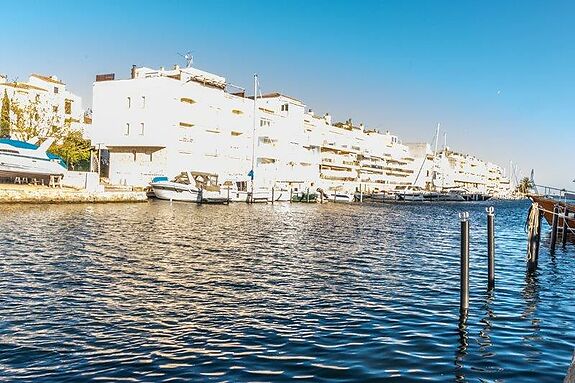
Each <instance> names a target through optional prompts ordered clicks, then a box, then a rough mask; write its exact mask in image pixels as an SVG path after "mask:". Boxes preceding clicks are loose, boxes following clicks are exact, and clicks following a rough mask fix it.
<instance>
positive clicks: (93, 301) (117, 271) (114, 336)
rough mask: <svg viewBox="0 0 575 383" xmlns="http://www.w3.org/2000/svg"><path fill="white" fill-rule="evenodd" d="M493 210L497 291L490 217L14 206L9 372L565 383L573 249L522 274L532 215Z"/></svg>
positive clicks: (413, 208) (55, 377)
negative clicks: (463, 308)
mask: <svg viewBox="0 0 575 383" xmlns="http://www.w3.org/2000/svg"><path fill="white" fill-rule="evenodd" d="M494 204H495V206H496V278H497V282H496V288H495V290H493V291H491V292H486V286H487V281H486V278H487V277H486V275H487V273H486V271H487V256H486V227H485V222H486V219H485V212H484V208H485V206H487V205H486V204H481V203H478V204H437V205H427V204H424V205H401V206H394V205H382V206H367V205H365V206H346V205H337V206H333V205H321V206H316V205H307V204H302V205H298V204H276V205H273V206H272V205H253V206H250V205H244V204H237V205H230V206H196V205H193V204H180V203H174V204H169V203H163V202H160V201H154V202H150V203H148V204H132V205H130V204H126V205H122V204H119V205H70V206H66V205H62V206H2V207H0V224H1V226H0V227H2V231H1V232H0V253H1V254H2V256H1V257H0V300H1V302H0V303H1V305H0V317H1V318H2V321H1V322H0V326H1V327H0V376H1V377H3V378H5V379H7V380H10V381H29V380H37V381H53V382H61V381H91V380H104V381H120V380H129V381H136V382H139V381H141V382H144V381H166V382H167V381H182V382H184V381H286V380H296V379H297V380H308V381H314V382H315V381H326V382H327V381H330V382H331V381H341V382H347V381H380V380H382V379H389V380H392V381H393V380H397V381H401V380H404V381H417V380H423V379H427V380H431V381H437V382H443V381H446V380H452V379H454V380H455V381H522V382H529V381H531V382H540V381H561V379H562V377H563V376H564V374H565V371H566V369H567V366H568V364H569V361H570V356H571V353H572V350H573V345H574V343H575V331H574V326H573V318H574V317H575V309H574V307H575V306H574V305H572V297H573V296H574V293H575V283H574V282H575V276H574V273H573V272H572V270H573V269H574V267H575V257H573V254H574V253H575V249H574V248H573V246H572V245H568V246H567V248H566V249H560V248H558V249H557V252H556V254H555V258H551V257H550V256H549V255H548V253H547V250H548V248H547V247H546V245H545V244H544V243H542V246H541V254H540V258H539V269H538V270H537V271H536V272H535V273H533V274H526V271H525V247H526V236H525V233H524V232H523V223H524V220H525V214H526V211H527V205H526V204H525V203H522V202H512V203H500V202H495V203H494ZM462 209H465V210H469V211H470V213H471V218H470V222H471V238H470V242H471V261H470V308H469V311H468V313H467V315H466V316H464V317H463V318H460V317H459V276H458V273H459V219H458V218H457V213H458V212H459V211H461V210H462ZM0 380H1V378H0Z"/></svg>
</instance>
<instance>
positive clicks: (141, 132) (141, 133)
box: [140, 122, 144, 136]
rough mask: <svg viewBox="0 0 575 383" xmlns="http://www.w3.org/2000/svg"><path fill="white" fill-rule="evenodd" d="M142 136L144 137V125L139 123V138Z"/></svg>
mask: <svg viewBox="0 0 575 383" xmlns="http://www.w3.org/2000/svg"><path fill="white" fill-rule="evenodd" d="M143 135H144V123H143V122H141V123H140V136H143Z"/></svg>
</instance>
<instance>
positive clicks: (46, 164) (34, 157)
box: [0, 137, 68, 178]
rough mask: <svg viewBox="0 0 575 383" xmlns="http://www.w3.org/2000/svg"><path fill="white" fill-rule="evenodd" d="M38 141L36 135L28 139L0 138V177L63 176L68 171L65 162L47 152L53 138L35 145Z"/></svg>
mask: <svg viewBox="0 0 575 383" xmlns="http://www.w3.org/2000/svg"><path fill="white" fill-rule="evenodd" d="M38 141H39V139H38V138H36V137H35V138H33V139H31V140H29V141H20V140H12V139H9V138H0V177H32V178H47V177H50V176H64V175H65V174H66V173H67V172H68V166H67V164H66V162H65V161H64V160H63V159H62V158H61V157H59V156H57V155H55V154H52V153H50V152H48V149H49V148H50V146H51V145H52V143H53V142H54V138H47V139H45V140H44V141H43V142H42V143H41V144H40V145H36V143H38Z"/></svg>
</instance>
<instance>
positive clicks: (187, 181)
mask: <svg viewBox="0 0 575 383" xmlns="http://www.w3.org/2000/svg"><path fill="white" fill-rule="evenodd" d="M150 186H151V187H152V190H153V191H154V194H155V195H156V197H157V198H159V199H163V200H169V201H184V202H196V203H228V202H229V198H228V193H227V192H228V190H225V189H223V188H222V187H221V186H220V185H218V176H217V175H216V174H211V173H205V172H189V171H184V172H181V173H180V174H179V175H177V176H176V177H175V178H174V179H173V180H172V181H169V180H168V178H167V177H156V178H154V179H153V180H152V182H151V183H150Z"/></svg>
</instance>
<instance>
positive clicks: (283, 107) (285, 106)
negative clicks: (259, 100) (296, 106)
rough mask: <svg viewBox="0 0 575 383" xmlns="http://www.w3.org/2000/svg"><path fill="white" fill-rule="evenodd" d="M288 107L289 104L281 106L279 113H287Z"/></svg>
mask: <svg viewBox="0 0 575 383" xmlns="http://www.w3.org/2000/svg"><path fill="white" fill-rule="evenodd" d="M288 105H289V104H283V105H282V107H281V111H282V112H287V111H288Z"/></svg>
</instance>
